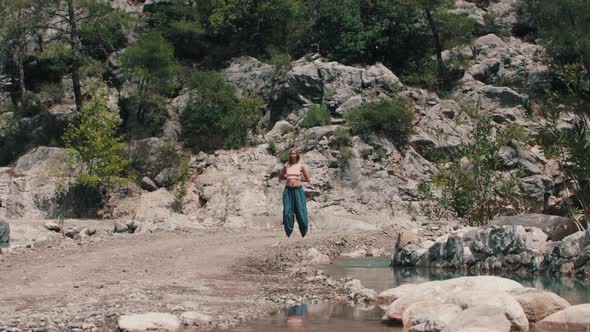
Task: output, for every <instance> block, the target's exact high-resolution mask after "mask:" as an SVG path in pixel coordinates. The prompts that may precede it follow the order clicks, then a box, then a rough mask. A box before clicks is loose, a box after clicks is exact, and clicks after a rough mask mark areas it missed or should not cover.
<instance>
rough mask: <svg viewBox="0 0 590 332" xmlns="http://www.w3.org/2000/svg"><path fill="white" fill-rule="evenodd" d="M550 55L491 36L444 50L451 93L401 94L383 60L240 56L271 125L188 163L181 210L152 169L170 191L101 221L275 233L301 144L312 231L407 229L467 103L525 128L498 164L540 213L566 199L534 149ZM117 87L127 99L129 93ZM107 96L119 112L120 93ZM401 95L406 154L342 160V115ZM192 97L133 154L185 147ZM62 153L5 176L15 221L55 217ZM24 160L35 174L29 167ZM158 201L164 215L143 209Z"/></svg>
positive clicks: (241, 71)
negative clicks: (289, 164) (282, 179)
mask: <svg viewBox="0 0 590 332" xmlns="http://www.w3.org/2000/svg"><path fill="white" fill-rule="evenodd" d="M512 5H513V2H511V1H502V2H498V3H494V4H493V5H492V6H491V7H490V9H489V10H490V11H492V12H494V13H496V14H497V15H498V18H499V19H500V20H502V21H503V22H506V23H507V24H514V23H516V19H515V18H514V15H513V11H512V9H510V8H511V6H512ZM457 10H459V11H462V12H465V13H467V14H468V15H469V16H472V17H474V18H476V20H478V21H479V18H481V17H483V16H482V15H483V13H482V10H481V9H479V8H477V7H475V6H474V5H472V4H471V3H469V2H463V1H459V2H458V9H457ZM543 55H544V49H543V48H542V47H541V46H539V45H535V44H530V43H527V42H524V41H522V40H520V39H518V38H514V37H509V38H500V37H498V36H496V35H493V34H489V35H485V36H483V37H480V38H478V39H477V40H475V41H474V42H473V44H472V45H469V46H465V47H461V48H456V49H451V50H448V51H445V53H444V54H443V57H444V58H445V59H456V60H460V61H462V62H464V63H466V64H467V65H466V67H465V69H464V70H461V73H463V74H462V75H463V76H462V78H461V79H460V80H459V81H458V82H456V84H455V86H454V88H453V89H452V90H451V91H449V92H448V93H445V94H444V95H442V94H441V95H439V94H437V93H435V92H432V91H428V90H424V89H420V88H415V87H410V86H404V85H403V84H402V82H401V81H400V80H399V79H398V77H397V76H396V75H395V74H394V72H392V71H391V70H390V69H388V68H386V67H385V66H383V65H381V64H376V65H373V66H370V67H364V68H359V67H352V66H346V65H342V64H340V63H337V62H330V61H327V60H325V59H323V58H321V57H320V56H318V55H316V56H307V57H305V58H302V59H300V60H297V61H294V62H292V63H291V64H290V65H288V66H284V65H283V66H275V65H269V64H264V63H262V62H260V61H258V60H256V59H254V58H251V57H241V58H236V59H234V60H233V61H232V62H231V64H230V65H229V66H228V67H227V68H226V69H225V70H223V71H222V73H223V74H224V76H225V77H226V79H227V81H228V82H230V83H232V84H233V85H235V86H236V87H237V88H238V91H241V92H243V91H250V92H256V93H258V94H260V95H261V96H263V97H264V99H265V100H266V102H267V105H268V107H267V110H266V115H265V117H264V119H263V120H262V121H261V123H260V128H267V129H265V130H261V132H262V133H263V134H262V133H261V134H258V135H254V136H253V137H252V140H253V141H255V142H257V144H255V146H253V147H249V148H243V149H240V150H232V151H217V152H215V153H214V154H211V155H206V154H203V153H200V154H199V155H197V156H192V157H191V159H190V160H191V161H190V169H191V173H192V175H193V176H192V181H191V182H190V183H189V186H188V194H187V196H186V197H185V202H186V203H185V206H184V209H183V211H182V212H183V214H179V213H176V212H172V210H171V202H172V201H173V200H174V197H173V189H174V188H173V186H170V183H168V182H167V181H165V180H166V179H165V178H166V174H169V173H170V170H169V169H154V168H150V170H149V172H146V173H145V175H146V176H145V177H144V178H143V179H142V181H141V182H142V187H143V188H146V189H149V190H152V191H153V190H156V189H158V188H162V187H163V188H164V189H160V190H157V191H155V192H154V193H148V190H141V189H140V188H139V187H137V186H135V185H133V184H130V185H128V186H127V187H128V190H126V194H122V195H114V196H113V198H112V199H111V201H110V202H109V203H108V204H107V210H108V211H105V212H104V214H103V216H105V217H113V218H137V219H140V220H143V221H165V220H176V221H177V222H181V223H183V224H190V223H194V224H201V225H225V226H234V227H268V226H270V225H273V224H274V223H279V222H280V216H281V209H282V207H281V188H282V187H281V186H282V185H281V184H279V182H278V181H277V178H276V176H277V175H278V170H279V169H280V165H281V163H280V161H279V158H278V152H280V151H283V150H285V149H287V148H289V147H291V146H297V147H299V148H300V149H301V151H302V153H303V155H302V158H303V161H304V163H306V164H307V165H308V166H309V168H310V170H311V176H312V178H313V182H312V183H311V184H309V185H308V186H306V190H307V195H308V200H309V203H308V204H309V209H310V212H311V216H312V217H311V218H312V221H314V223H315V225H316V227H320V228H321V227H325V228H330V229H343V228H351V229H374V228H378V227H380V226H383V225H385V224H389V223H393V222H394V220H396V219H397V220H398V221H403V222H407V221H408V220H409V219H410V217H409V216H408V213H410V212H411V211H414V212H416V210H417V209H419V207H420V205H421V202H422V201H423V200H424V199H425V197H424V195H423V193H422V192H421V191H420V190H419V189H418V188H419V186H420V184H422V183H424V182H425V181H429V180H430V179H431V177H432V175H434V174H436V173H437V172H438V169H439V167H444V166H445V163H444V162H441V160H440V158H439V157H440V156H441V155H442V156H445V155H447V156H448V155H450V154H452V153H454V152H455V151H459V150H461V148H462V147H463V146H464V145H465V144H468V143H470V137H471V136H470V133H471V132H472V131H473V130H474V128H475V120H474V117H473V114H471V112H470V111H469V107H470V105H478V106H477V107H478V110H477V111H478V112H481V113H483V114H487V115H489V116H491V118H492V119H493V121H494V124H495V125H496V126H497V128H503V127H505V126H510V125H518V126H520V127H522V128H523V130H524V132H525V133H526V134H527V135H528V137H529V138H530V139H529V140H528V141H527V142H517V141H510V142H507V143H506V145H505V146H503V147H501V149H500V153H499V157H500V162H501V164H502V165H501V168H502V169H503V170H504V171H505V172H511V171H513V170H515V169H517V168H519V169H521V170H524V171H523V172H522V174H521V181H522V184H521V189H522V190H523V192H524V193H525V195H526V196H527V199H528V200H529V202H530V203H531V209H530V210H531V211H536V212H540V211H543V209H547V208H550V207H551V205H552V204H556V203H557V202H558V201H559V199H558V197H559V195H560V192H559V190H558V189H557V188H561V187H562V185H563V181H564V176H563V174H561V172H560V170H559V168H558V166H557V163H556V162H555V161H554V160H550V159H547V158H545V157H544V156H543V153H542V152H541V147H540V146H538V145H536V143H535V140H534V138H535V137H537V136H539V135H540V129H541V128H542V126H543V125H544V122H543V120H542V119H531V118H530V117H528V116H527V111H528V110H529V109H530V107H531V106H530V99H529V97H530V96H534V95H537V94H540V93H542V92H543V91H544V90H545V89H547V87H548V86H549V84H550V82H551V76H550V73H549V71H548V68H547V67H546V65H545V64H544V63H543V62H542V61H541V59H542V58H543ZM121 91H122V93H121V94H122V95H124V93H125V92H124V91H125V88H124V87H123V88H122V89H121ZM111 92H112V93H111V97H112V98H111V99H113V102H112V104H115V102H116V99H117V98H118V97H119V93H118V92H115V91H114V90H113V91H111ZM402 96H403V97H407V98H409V99H410V100H411V101H412V102H413V105H414V114H415V126H414V131H413V134H412V136H411V137H410V140H409V143H410V144H409V146H408V147H407V148H405V149H401V148H400V147H398V146H395V145H394V144H392V143H391V142H389V141H388V140H386V139H384V138H378V137H375V138H374V139H373V141H372V142H371V144H368V142H365V141H363V140H362V139H361V138H360V137H352V143H351V146H350V148H351V151H352V156H348V157H345V156H343V155H342V151H341V150H340V149H339V146H338V143H337V142H336V141H337V139H338V138H337V133H338V132H339V129H341V128H346V123H345V121H344V118H343V116H344V114H345V113H347V112H348V111H350V110H351V109H353V108H354V107H357V106H359V105H362V104H364V103H367V102H371V101H376V100H381V99H388V98H395V97H402ZM189 100H190V98H188V92H183V93H181V94H180V96H179V97H177V98H174V99H173V100H170V101H169V105H168V110H167V112H168V115H167V119H166V124H165V125H164V131H163V134H162V136H163V137H160V138H150V139H147V140H143V141H135V142H131V143H130V150H132V151H133V150H134V149H135V150H136V149H137V146H138V144H140V143H141V144H144V143H145V144H144V145H146V144H147V145H146V146H147V147H148V148H147V150H146V151H144V152H146V153H147V155H148V158H147V159H146V160H145V162H146V163H147V164H150V163H151V164H153V163H155V161H154V160H152V159H150V158H151V157H149V156H153V155H154V153H155V152H154V151H155V149H157V147H158V146H161V145H162V144H163V140H164V139H169V140H172V141H173V142H174V141H176V140H177V139H178V137H179V133H180V130H181V129H180V128H181V127H180V124H179V120H178V119H179V115H180V113H181V112H182V110H183V109H184V107H185V106H186V103H188V102H189ZM317 104H322V105H325V106H326V107H327V108H328V109H329V110H330V113H331V116H332V118H331V123H330V124H329V125H326V126H321V127H312V128H303V127H302V126H301V121H302V120H303V118H304V117H305V114H306V113H307V112H308V111H309V109H310V107H312V105H317ZM54 108H55V107H54ZM56 109H58V108H56ZM53 113H54V114H58V113H59V112H57V111H56V112H53ZM62 113H63V112H62ZM65 113H67V112H65ZM65 113H64V114H65ZM59 114H61V113H59ZM62 118H65V119H67V116H63V117H62ZM571 120H572V119H571V118H568V117H567V116H565V117H563V118H562V119H560V126H569V125H570V121H571ZM66 121H67V120H66ZM269 151H270V152H269ZM61 153H62V152H61V151H60V150H59V149H55V148H43V147H41V148H38V149H35V150H33V151H30V152H29V153H27V154H26V155H24V156H23V157H21V158H20V159H19V160H18V161H17V162H16V164H15V165H14V166H12V167H5V168H3V169H2V171H1V172H0V174H1V176H0V198H1V199H2V200H3V201H4V202H5V205H6V206H8V210H7V214H8V215H9V216H13V217H28V216H52V215H54V205H53V203H52V195H53V193H54V191H55V185H54V184H55V183H56V181H57V179H56V178H55V177H54V176H53V174H51V172H49V171H48V168H47V166H46V163H47V162H46V161H47V160H57V159H56V158H53V155H54V154H61ZM436 156H438V157H436ZM443 159H445V158H443ZM24 164H31V165H34V167H32V168H27V169H26V170H23V169H24V168H23V167H24V166H23V165H24ZM25 168H26V167H25ZM166 187H167V189H166ZM129 188H131V189H129ZM552 194H553V196H552ZM115 197H116V198H115ZM556 197H557V198H556ZM163 202H166V203H163ZM156 205H157V208H158V209H159V211H160V212H162V213H157V214H155V215H156V216H152V215H151V214H149V213H145V210H146V209H150V208H151V207H154V208H155V207H156ZM418 212H419V211H418Z"/></svg>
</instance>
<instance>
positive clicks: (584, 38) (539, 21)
mask: <svg viewBox="0 0 590 332" xmlns="http://www.w3.org/2000/svg"><path fill="white" fill-rule="evenodd" d="M519 12H520V15H521V16H523V18H525V19H527V20H528V21H529V24H531V25H532V26H533V31H535V30H536V31H538V34H539V35H540V37H541V38H542V41H543V44H544V45H545V46H546V47H547V49H548V51H549V53H550V54H551V56H552V57H553V59H554V61H555V62H556V63H558V64H571V63H583V64H584V65H585V66H586V68H588V67H590V35H589V34H588V31H590V10H589V9H588V2H587V1H585V0H563V1H551V0H524V1H523V3H522V4H521V5H520V8H519ZM564 31H567V33H564Z"/></svg>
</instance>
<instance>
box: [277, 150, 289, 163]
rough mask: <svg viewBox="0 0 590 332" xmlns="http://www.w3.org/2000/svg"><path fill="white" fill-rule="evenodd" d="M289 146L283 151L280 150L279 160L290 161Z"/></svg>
mask: <svg viewBox="0 0 590 332" xmlns="http://www.w3.org/2000/svg"><path fill="white" fill-rule="evenodd" d="M289 151H290V149H289V148H286V149H283V150H282V151H281V152H279V160H280V161H281V162H282V163H286V162H287V161H289Z"/></svg>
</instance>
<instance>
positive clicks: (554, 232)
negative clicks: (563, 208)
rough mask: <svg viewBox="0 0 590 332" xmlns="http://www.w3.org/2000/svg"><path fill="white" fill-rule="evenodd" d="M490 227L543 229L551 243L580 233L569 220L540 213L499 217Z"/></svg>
mask: <svg viewBox="0 0 590 332" xmlns="http://www.w3.org/2000/svg"><path fill="white" fill-rule="evenodd" d="M490 225H493V226H504V225H519V226H524V227H536V228H539V229H541V230H542V231H543V232H544V233H545V234H547V238H548V239H550V240H551V241H561V240H563V238H564V237H566V236H568V235H570V234H573V233H575V232H577V231H578V228H577V227H576V225H575V224H574V223H573V222H572V221H571V219H569V218H565V217H560V216H551V215H546V214H540V213H529V214H521V215H516V216H498V217H496V218H494V220H492V221H490Z"/></svg>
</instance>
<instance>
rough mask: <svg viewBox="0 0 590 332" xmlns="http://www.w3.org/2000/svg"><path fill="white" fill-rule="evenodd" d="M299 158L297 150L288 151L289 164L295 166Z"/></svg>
mask: <svg viewBox="0 0 590 332" xmlns="http://www.w3.org/2000/svg"><path fill="white" fill-rule="evenodd" d="M300 158H301V156H300V155H299V149H297V148H292V149H291V150H289V164H297V163H298V162H299V159H300Z"/></svg>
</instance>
